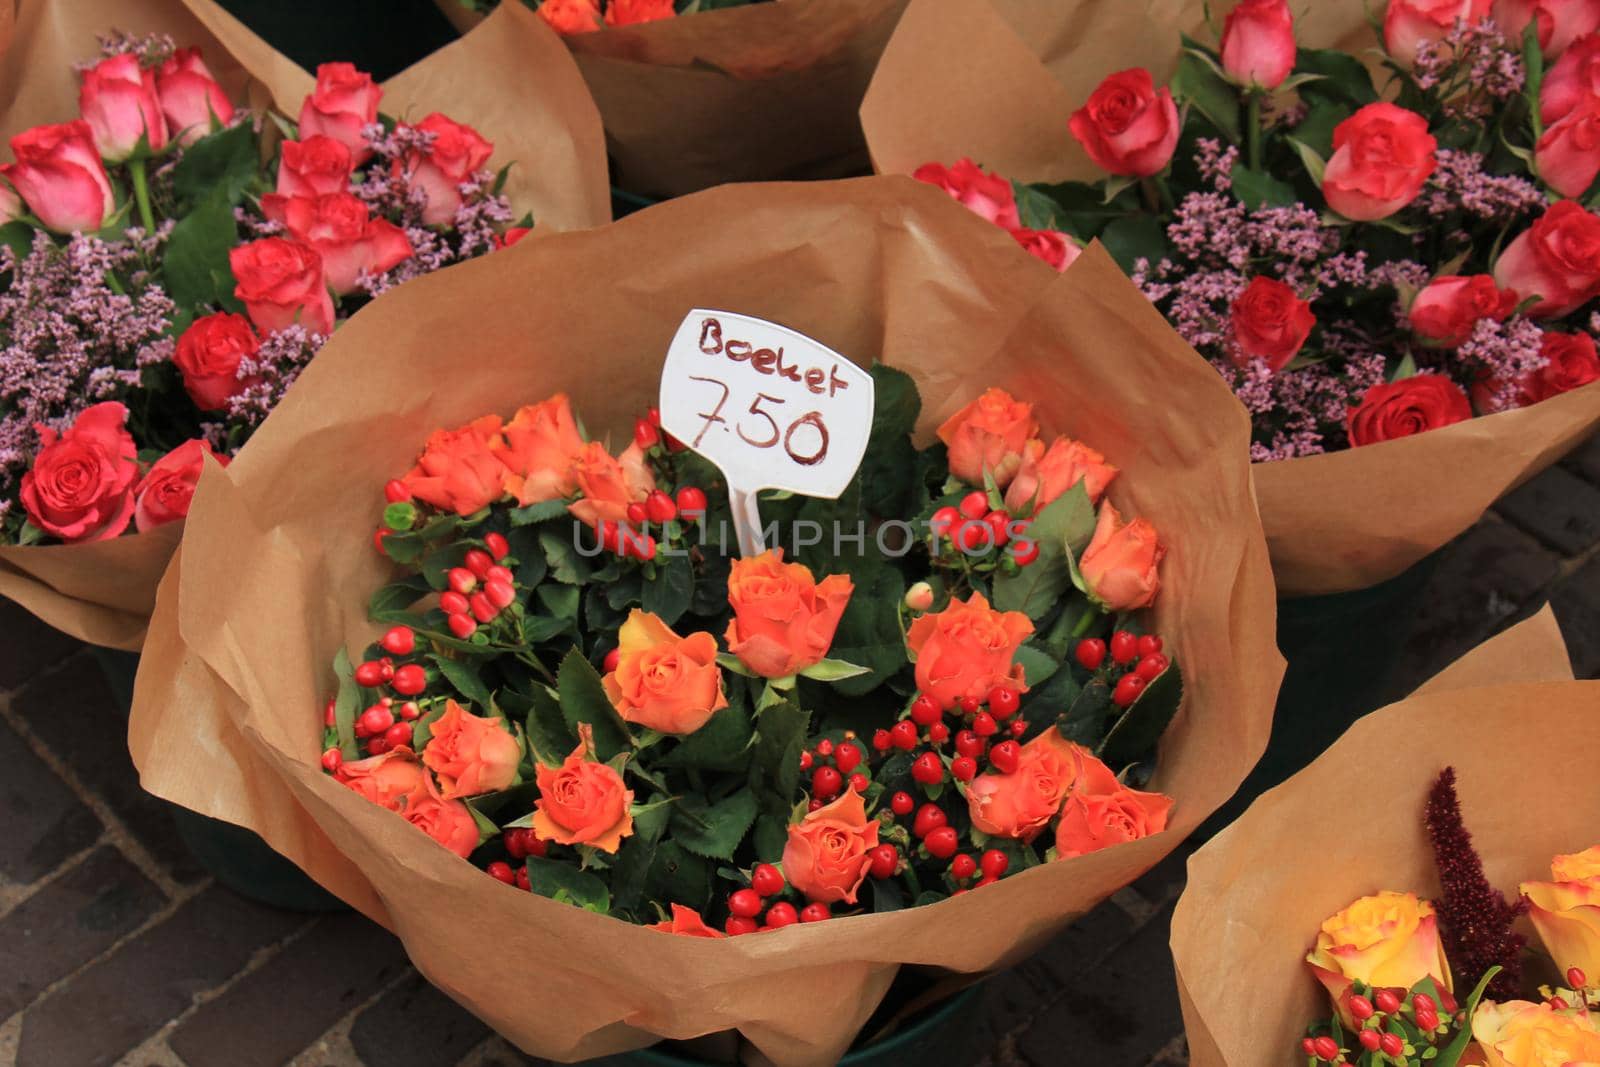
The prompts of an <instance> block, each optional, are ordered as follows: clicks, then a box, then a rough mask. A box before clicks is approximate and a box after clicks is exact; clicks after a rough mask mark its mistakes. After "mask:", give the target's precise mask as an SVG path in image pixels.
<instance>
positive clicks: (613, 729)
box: [556, 648, 633, 763]
mask: <svg viewBox="0 0 1600 1067" xmlns="http://www.w3.org/2000/svg"><path fill="white" fill-rule="evenodd" d="M556 688H557V690H558V691H559V692H560V694H561V714H562V716H563V717H564V718H565V719H566V721H567V725H568V726H570V727H571V728H572V732H573V735H574V736H576V735H577V730H578V724H579V723H588V724H589V726H590V727H592V728H593V730H594V749H595V756H596V757H597V758H598V759H599V760H600V761H601V762H602V763H604V762H606V761H608V760H610V759H611V758H612V757H613V756H615V755H617V754H618V753H620V752H630V751H632V749H633V739H632V737H631V736H630V735H629V733H628V724H627V723H625V722H623V721H622V717H621V716H620V715H618V714H617V709H616V708H614V707H612V705H611V699H610V698H609V697H607V696H606V691H605V687H604V686H602V685H601V684H600V675H599V674H598V673H597V672H596V671H595V669H594V666H593V665H592V664H590V662H589V661H588V660H586V659H584V658H583V653H582V652H580V651H578V650H577V649H576V648H574V649H573V650H572V651H570V652H568V653H567V657H566V659H563V660H562V661H561V668H560V670H559V671H557V673H556Z"/></svg>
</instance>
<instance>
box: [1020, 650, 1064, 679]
mask: <svg viewBox="0 0 1600 1067" xmlns="http://www.w3.org/2000/svg"><path fill="white" fill-rule="evenodd" d="M1012 662H1013V663H1020V664H1022V674H1023V681H1024V682H1025V683H1026V684H1027V685H1028V686H1029V687H1032V686H1036V685H1040V684H1042V683H1043V682H1044V681H1045V679H1047V678H1051V677H1054V676H1055V674H1056V671H1057V670H1059V669H1060V667H1061V661H1060V660H1058V659H1056V658H1055V657H1054V656H1052V655H1050V653H1048V652H1046V651H1045V650H1044V649H1042V648H1037V647H1035V646H1034V645H1032V644H1024V645H1022V646H1021V647H1020V648H1018V649H1017V654H1016V655H1015V656H1013V657H1012Z"/></svg>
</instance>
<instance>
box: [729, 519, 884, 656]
mask: <svg viewBox="0 0 1600 1067" xmlns="http://www.w3.org/2000/svg"><path fill="white" fill-rule="evenodd" d="M854 589H855V586H854V584H853V583H852V582H851V581H850V578H849V576H848V575H844V574H830V575H828V576H827V577H826V578H824V579H822V581H820V582H819V581H817V580H816V578H815V577H814V576H813V575H812V573H811V570H810V568H808V567H806V566H805V564H803V563H785V562H783V549H781V548H771V549H768V550H767V551H765V552H763V553H761V555H759V556H752V557H750V558H748V559H736V560H734V561H733V567H732V569H731V570H730V571H729V573H728V603H729V604H730V605H731V606H732V607H733V618H732V619H730V620H729V621H728V632H727V633H726V634H725V635H724V638H725V639H726V641H727V644H728V651H730V652H732V653H733V654H734V655H735V656H738V657H739V660H740V662H742V663H743V664H744V665H745V666H746V667H749V668H750V669H751V670H752V671H754V672H756V673H757V674H759V675H761V676H762V677H763V678H784V677H787V676H789V675H791V674H795V673H797V672H799V671H803V670H805V669H806V668H807V667H810V666H812V665H813V664H816V663H819V662H821V661H822V660H823V659H824V658H826V657H827V655H828V647H829V646H830V645H832V644H833V633H834V631H835V630H836V629H838V627H839V618H840V617H841V616H842V615H843V614H844V609H845V605H846V604H848V603H849V602H850V594H851V592H853V591H854Z"/></svg>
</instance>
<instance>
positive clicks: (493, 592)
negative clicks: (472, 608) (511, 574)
mask: <svg viewBox="0 0 1600 1067" xmlns="http://www.w3.org/2000/svg"><path fill="white" fill-rule="evenodd" d="M483 595H484V596H486V597H488V598H489V603H490V604H493V605H494V608H495V610H496V611H502V610H504V609H505V608H509V607H510V606H511V604H512V602H513V601H515V600H516V599H517V590H516V588H515V587H514V586H513V585H512V584H511V583H510V582H504V581H501V580H500V579H499V578H490V579H489V580H487V581H485V582H484V583H483Z"/></svg>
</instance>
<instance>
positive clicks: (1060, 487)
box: [1006, 437, 1117, 512]
mask: <svg viewBox="0 0 1600 1067" xmlns="http://www.w3.org/2000/svg"><path fill="white" fill-rule="evenodd" d="M1116 476H1117V468H1115V467H1113V466H1112V465H1111V464H1109V463H1107V462H1106V457H1104V456H1102V455H1101V454H1100V453H1098V452H1096V451H1095V450H1094V449H1092V448H1090V447H1089V446H1088V445H1086V444H1084V443H1083V442H1082V441H1074V440H1073V439H1072V438H1070V437H1058V438H1056V439H1055V440H1054V441H1052V442H1050V447H1049V448H1045V446H1044V442H1043V441H1040V440H1037V439H1035V440H1032V441H1029V442H1028V443H1027V444H1026V445H1025V446H1023V449H1022V466H1020V467H1019V468H1017V476H1016V477H1015V478H1013V479H1012V480H1011V486H1010V488H1008V489H1007V490H1006V507H1007V508H1009V509H1010V510H1011V511H1013V512H1016V511H1018V510H1020V509H1021V508H1023V507H1024V506H1026V505H1027V504H1028V503H1029V502H1030V501H1031V502H1032V503H1033V505H1034V508H1035V510H1036V511H1043V510H1044V509H1045V507H1047V506H1048V505H1049V504H1050V503H1051V502H1052V501H1054V500H1055V499H1056V498H1057V497H1058V496H1060V495H1061V494H1062V493H1065V492H1066V491H1067V490H1068V489H1071V488H1072V487H1073V486H1075V485H1077V484H1078V483H1079V482H1082V483H1083V488H1084V491H1085V492H1087V493H1088V494H1089V500H1090V501H1091V502H1093V503H1095V504H1098V503H1100V498H1101V497H1102V496H1104V495H1105V491H1106V486H1108V485H1110V484H1111V479H1113V478H1115V477H1116Z"/></svg>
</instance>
